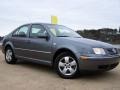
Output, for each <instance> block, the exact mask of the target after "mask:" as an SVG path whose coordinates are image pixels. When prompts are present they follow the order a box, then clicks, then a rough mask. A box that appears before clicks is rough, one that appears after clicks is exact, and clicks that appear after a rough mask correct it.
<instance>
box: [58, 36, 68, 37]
mask: <svg viewBox="0 0 120 90" xmlns="http://www.w3.org/2000/svg"><path fill="white" fill-rule="evenodd" d="M57 37H70V36H57Z"/></svg>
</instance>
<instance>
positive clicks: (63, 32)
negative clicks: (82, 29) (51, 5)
mask: <svg viewBox="0 0 120 90" xmlns="http://www.w3.org/2000/svg"><path fill="white" fill-rule="evenodd" d="M47 27H48V28H49V30H50V32H51V33H52V34H53V35H54V36H56V37H81V36H80V35H79V34H77V33H76V32H75V31H73V30H72V29H70V28H67V27H65V26H62V25H52V24H51V25H47Z"/></svg>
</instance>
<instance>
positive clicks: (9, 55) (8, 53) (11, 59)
mask: <svg viewBox="0 0 120 90" xmlns="http://www.w3.org/2000/svg"><path fill="white" fill-rule="evenodd" d="M5 61H6V62H7V63H8V64H15V63H16V61H17V59H16V58H15V55H14V53H13V50H12V49H11V48H10V47H7V48H6V50H5Z"/></svg>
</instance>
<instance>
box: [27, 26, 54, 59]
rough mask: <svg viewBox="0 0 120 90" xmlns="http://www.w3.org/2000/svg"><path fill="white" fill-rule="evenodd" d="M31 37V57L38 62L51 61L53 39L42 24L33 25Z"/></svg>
mask: <svg viewBox="0 0 120 90" xmlns="http://www.w3.org/2000/svg"><path fill="white" fill-rule="evenodd" d="M46 36H47V37H46ZM29 37H30V44H29V47H30V50H29V55H30V56H29V57H30V58H33V59H36V60H42V61H49V60H50V59H51V44H52V38H50V36H49V34H48V32H47V31H46V30H45V28H44V27H43V26H42V25H40V24H33V25H32V26H31V30H30V35H29Z"/></svg>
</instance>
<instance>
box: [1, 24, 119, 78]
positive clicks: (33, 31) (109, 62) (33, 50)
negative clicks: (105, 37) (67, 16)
mask: <svg viewBox="0 0 120 90" xmlns="http://www.w3.org/2000/svg"><path fill="white" fill-rule="evenodd" d="M2 51H3V53H4V54H5V60H6V62H7V63H8V64H15V63H16V62H17V60H18V59H24V60H32V61H35V62H39V63H41V64H46V65H50V66H52V67H54V69H55V71H56V72H57V73H58V75H59V76H61V77H62V78H73V77H75V76H76V75H77V74H78V72H79V71H81V70H89V71H107V70H111V69H113V68H115V67H116V66H117V65H118V64H119V58H120V51H119V49H117V48H115V47H114V46H113V45H111V44H108V43H104V42H101V41H96V40H91V39H87V38H83V37H82V36H80V35H79V34H77V33H76V32H75V31H73V30H71V29H70V28H67V27H65V26H62V25H53V24H47V23H30V24H25V25H22V26H20V27H18V28H17V29H15V30H14V31H13V32H11V33H10V34H9V35H7V36H5V37H4V39H3V42H2Z"/></svg>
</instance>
